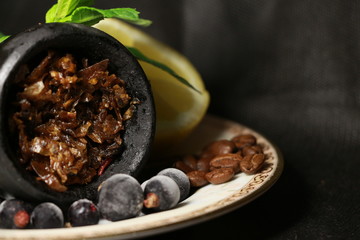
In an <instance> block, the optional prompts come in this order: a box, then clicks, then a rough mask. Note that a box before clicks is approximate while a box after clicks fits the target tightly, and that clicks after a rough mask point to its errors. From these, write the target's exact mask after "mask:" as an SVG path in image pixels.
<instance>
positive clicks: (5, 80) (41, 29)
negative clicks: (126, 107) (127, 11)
mask: <svg viewBox="0 0 360 240" xmlns="http://www.w3.org/2000/svg"><path fill="white" fill-rule="evenodd" d="M49 49H53V50H59V51H62V52H66V53H71V54H74V55H77V56H81V57H86V58H88V59H89V63H90V65H91V64H93V63H96V62H99V61H101V60H104V59H109V60H110V65H109V72H110V73H114V74H115V75H117V76H118V77H120V78H121V79H123V80H124V81H125V82H126V90H127V92H128V94H129V95H130V96H131V97H132V98H137V99H139V100H140V104H139V105H137V106H136V111H135V113H134V115H133V117H132V118H131V119H130V120H128V121H126V122H125V130H124V132H123V134H122V137H123V145H122V152H121V154H120V155H119V156H117V158H116V159H114V160H113V161H112V163H111V164H110V165H109V167H108V168H107V169H106V171H105V172H104V174H103V175H101V176H99V177H96V178H95V179H94V180H93V181H92V182H91V183H89V184H86V185H73V186H71V187H69V189H68V190H67V191H66V192H61V193H60V192H56V191H54V190H52V189H50V188H49V187H47V186H46V185H45V184H44V183H43V182H41V181H38V180H36V179H35V177H34V175H33V174H30V173H29V171H26V170H25V169H24V166H23V165H21V164H20V163H19V161H18V158H17V151H18V147H17V145H18V144H17V139H16V137H14V134H13V133H12V132H11V131H10V128H9V119H10V118H11V115H12V113H13V107H12V102H14V100H15V96H16V92H17V91H18V89H16V85H15V84H14V81H15V78H16V74H17V73H18V72H19V69H20V68H21V66H22V65H24V64H29V65H36V63H37V62H39V59H41V58H42V56H45V54H46V53H47V50H49ZM0 56H1V58H2V59H3V61H2V67H0V76H2V79H1V80H0V81H1V82H0V85H1V86H0V88H1V89H0V90H1V97H0V104H1V110H0V114H1V129H0V130H1V131H0V134H1V135H0V141H1V143H0V155H1V159H0V161H1V162H2V163H3V165H4V166H6V167H5V168H3V169H0V172H1V173H3V174H2V175H3V176H2V177H0V187H1V188H2V189H4V190H5V191H7V192H10V193H11V194H13V195H16V196H19V197H22V198H25V199H30V200H34V201H53V202H56V203H58V204H60V205H61V204H69V203H70V202H72V201H74V200H76V199H79V198H88V199H91V200H96V196H97V188H98V186H99V185H100V183H101V182H102V181H103V180H104V179H106V178H107V177H109V176H111V175H113V174H115V173H127V174H131V175H136V174H137V173H138V172H139V171H140V170H141V168H142V167H143V165H144V163H145V162H146V160H147V158H148V157H149V151H150V147H151V143H152V139H153V137H154V126H155V110H154V103H153V97H152V93H151V88H150V85H149V82H148V80H147V79H146V76H145V74H144V72H143V70H142V69H141V67H140V65H139V64H138V62H137V60H136V59H135V58H134V57H133V56H132V55H131V54H130V53H129V51H128V50H127V49H126V47H124V46H123V45H122V44H120V43H119V42H118V41H117V40H115V39H113V38H112V37H110V36H109V35H107V34H105V33H103V32H101V31H99V30H97V29H93V28H90V27H85V26H82V25H77V24H56V23H54V24H44V25H41V26H37V27H35V28H33V29H31V30H30V31H26V32H24V33H21V34H18V35H16V36H14V37H13V38H11V39H9V41H6V42H5V43H4V45H3V46H2V48H1V51H0ZM0 63H1V62H0ZM34 63H35V64H34ZM10 121H11V120H10ZM14 177H15V179H14ZM11 179H12V180H11ZM4 182H6V184H4Z"/></svg>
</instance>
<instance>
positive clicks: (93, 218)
mask: <svg viewBox="0 0 360 240" xmlns="http://www.w3.org/2000/svg"><path fill="white" fill-rule="evenodd" d="M68 217H69V221H70V223H71V226H73V227H78V226H88V225H94V224H98V222H99V220H100V212H99V210H98V207H97V206H96V205H95V204H94V203H93V202H92V201H90V200H88V199H80V200H77V201H75V202H74V203H73V204H71V206H70V207H69V210H68Z"/></svg>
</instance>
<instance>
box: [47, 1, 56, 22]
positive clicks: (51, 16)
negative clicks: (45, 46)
mask: <svg viewBox="0 0 360 240" xmlns="http://www.w3.org/2000/svg"><path fill="white" fill-rule="evenodd" d="M57 8H58V5H57V3H56V4H54V5H53V6H52V7H51V8H50V9H49V10H48V11H47V12H46V15H45V22H47V23H50V22H55V21H56V12H57Z"/></svg>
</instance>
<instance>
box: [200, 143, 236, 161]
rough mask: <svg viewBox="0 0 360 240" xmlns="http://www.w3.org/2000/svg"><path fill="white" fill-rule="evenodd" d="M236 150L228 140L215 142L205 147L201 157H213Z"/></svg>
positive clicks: (233, 144)
mask: <svg viewBox="0 0 360 240" xmlns="http://www.w3.org/2000/svg"><path fill="white" fill-rule="evenodd" d="M235 149H236V146H235V143H234V142H232V141H229V140H217V141H214V142H211V143H210V144H209V145H207V146H206V147H205V148H204V149H203V151H202V153H201V157H205V158H208V157H213V156H215V155H219V154H226V153H232V152H234V151H235Z"/></svg>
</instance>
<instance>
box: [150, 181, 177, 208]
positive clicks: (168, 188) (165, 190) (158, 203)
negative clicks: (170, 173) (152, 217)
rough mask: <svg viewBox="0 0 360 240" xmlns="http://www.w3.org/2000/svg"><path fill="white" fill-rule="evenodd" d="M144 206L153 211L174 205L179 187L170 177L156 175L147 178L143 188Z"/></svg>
mask: <svg viewBox="0 0 360 240" xmlns="http://www.w3.org/2000/svg"><path fill="white" fill-rule="evenodd" d="M144 195H145V200H144V206H145V207H146V208H148V209H152V210H154V211H164V210H168V209H170V208H173V207H175V206H176V204H177V203H178V202H179V200H180V189H179V186H178V185H177V184H176V182H175V181H174V180H172V179H171V178H170V177H167V176H163V175H157V176H154V177H152V178H150V179H149V181H148V182H147V183H146V185H145V189H144Z"/></svg>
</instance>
